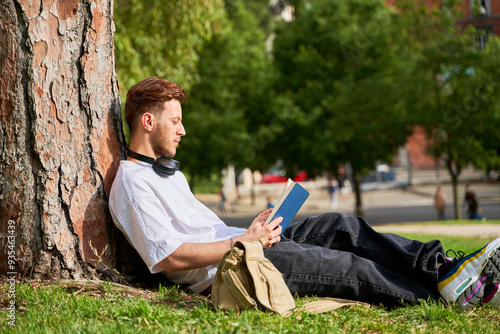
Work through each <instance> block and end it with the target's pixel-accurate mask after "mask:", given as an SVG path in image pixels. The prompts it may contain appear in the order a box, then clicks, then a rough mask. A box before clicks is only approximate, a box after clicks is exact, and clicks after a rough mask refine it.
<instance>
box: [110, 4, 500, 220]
mask: <svg viewBox="0 0 500 334" xmlns="http://www.w3.org/2000/svg"><path fill="white" fill-rule="evenodd" d="M457 3H459V1H454V0H449V1H447V2H446V6H443V7H441V8H438V7H436V8H434V9H428V8H426V7H425V6H424V5H423V2H422V1H410V0H400V1H397V2H396V6H395V7H394V6H392V7H390V6H387V5H386V2H385V1H383V0H366V1H361V0H352V1H347V0H338V1H332V0H315V1H308V0H289V1H284V0H274V1H268V0H258V1H243V0H226V1H223V0H216V1H201V2H199V1H198V2H197V1H179V0H177V1H160V0H152V1H146V0H116V2H115V24H116V34H115V45H116V56H117V73H118V78H119V82H120V92H121V95H122V101H123V102H124V100H125V99H124V97H125V93H126V91H127V90H128V89H129V88H130V86H132V85H133V84H135V83H137V82H138V81H140V80H142V79H143V78H145V77H148V76H162V77H166V78H168V79H169V80H172V81H175V82H178V83H179V84H181V85H182V86H183V87H184V88H185V89H186V91H187V92H188V101H187V103H186V105H184V113H185V126H186V129H187V133H188V135H187V136H186V137H184V138H183V141H182V145H181V147H180V150H179V153H178V158H179V160H182V164H183V170H184V171H185V172H186V173H187V174H188V177H189V178H190V182H191V185H193V184H194V183H195V180H196V181H201V180H206V179H209V178H211V177H212V178H213V176H214V175H217V176H219V175H220V171H221V169H223V168H224V167H226V166H227V165H228V164H232V165H234V166H235V167H236V168H237V169H239V170H241V169H243V168H244V167H250V168H252V169H260V170H266V169H267V168H269V167H270V166H271V165H273V164H274V163H275V162H276V161H277V160H278V159H281V160H283V162H284V164H285V165H286V166H288V169H289V171H294V170H296V169H299V168H300V169H305V170H307V171H308V173H309V175H310V176H311V177H313V176H315V175H317V174H320V173H323V172H324V171H327V172H329V173H330V174H333V175H335V173H336V171H337V168H338V166H339V165H343V164H348V165H350V167H351V169H352V181H353V182H354V189H355V191H356V213H357V214H360V215H362V213H363V212H362V202H361V187H360V181H361V177H362V176H363V174H365V173H367V172H368V171H370V170H373V169H374V167H375V165H376V164H377V163H388V164H390V163H391V162H392V159H393V157H394V156H395V153H396V150H397V148H398V147H401V146H402V145H404V143H405V141H406V139H407V137H408V135H409V134H410V133H411V132H412V131H413V128H414V127H415V126H421V127H423V128H425V130H426V132H427V134H428V138H429V143H428V145H429V152H430V153H432V154H433V155H434V157H435V158H436V159H438V158H439V159H443V161H444V162H445V164H446V166H447V167H448V170H449V172H450V175H451V177H452V180H454V184H455V185H456V182H457V180H458V177H459V175H460V171H461V170H462V169H463V167H464V166H466V165H468V164H474V165H475V166H477V167H479V168H482V169H485V170H491V169H494V168H498V164H499V160H500V159H499V147H500V145H499V144H498V143H499V135H498V133H499V132H498V131H497V129H498V126H499V118H500V116H499V111H498V110H499V98H498V96H500V94H498V89H499V84H498V83H497V81H496V79H495V78H497V77H498V74H499V73H498V72H499V68H500V66H498V65H499V64H498V61H499V59H500V58H499V57H498V42H497V41H496V39H495V38H493V37H491V38H490V42H489V44H488V45H489V46H488V47H487V48H486V49H484V50H479V49H478V48H477V47H476V45H475V43H474V42H473V40H474V39H473V37H474V34H476V32H474V31H473V29H468V30H466V31H461V30H458V29H457V28H456V22H455V20H456V18H457V17H458V15H459V14H458V12H457V11H456V10H455V5H456V4H457ZM290 6H292V7H293V12H292V14H293V15H289V17H288V18H289V19H288V20H283V19H281V16H282V14H283V13H284V12H285V11H286V9H287V8H288V9H290ZM289 14H290V13H289ZM478 94H479V95H478ZM125 133H126V135H127V129H125ZM454 197H455V203H456V205H457V207H458V197H457V193H456V186H455V196H454Z"/></svg>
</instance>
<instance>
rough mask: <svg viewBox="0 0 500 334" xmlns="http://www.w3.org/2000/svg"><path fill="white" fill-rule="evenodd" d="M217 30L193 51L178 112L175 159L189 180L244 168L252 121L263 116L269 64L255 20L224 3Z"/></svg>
mask: <svg viewBox="0 0 500 334" xmlns="http://www.w3.org/2000/svg"><path fill="white" fill-rule="evenodd" d="M226 5H227V6H226V7H228V8H230V10H229V11H228V14H227V17H226V18H224V19H223V20H222V21H221V23H222V27H223V28H222V29H220V30H219V31H218V33H216V34H214V35H213V36H212V38H211V39H210V40H209V41H207V42H206V43H205V44H204V45H203V48H201V49H200V51H199V56H200V61H199V63H198V66H197V73H198V77H199V79H198V80H197V82H196V84H195V85H193V87H192V89H191V93H190V100H189V102H188V104H187V105H186V106H185V107H184V115H185V116H184V118H185V121H184V124H185V127H186V129H187V133H188V135H187V136H186V137H185V138H184V139H183V141H182V147H181V149H180V150H179V154H178V157H179V159H180V160H182V161H183V168H185V170H186V171H187V172H188V173H190V174H192V175H193V176H195V175H196V176H198V177H203V178H207V177H209V176H210V175H212V174H213V173H214V172H218V171H220V170H221V169H222V168H224V167H226V166H227V165H228V163H232V164H233V165H236V166H242V167H245V166H248V164H245V162H248V160H247V156H248V154H247V150H248V148H251V146H252V139H251V135H250V134H249V132H251V131H252V130H251V128H253V127H254V124H255V121H254V119H253V117H254V115H259V114H261V113H264V112H265V109H266V104H267V103H266V99H267V97H266V91H267V90H266V86H267V85H268V82H269V79H268V77H267V73H268V72H269V71H268V68H269V67H270V62H269V60H268V59H267V57H266V50H265V39H266V36H265V34H264V33H263V31H262V30H261V29H260V28H259V18H258V17H256V16H255V14H254V12H253V11H251V10H249V9H248V8H247V6H246V3H245V2H244V1H228V2H227V3H226Z"/></svg>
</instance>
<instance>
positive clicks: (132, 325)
mask: <svg viewBox="0 0 500 334" xmlns="http://www.w3.org/2000/svg"><path fill="white" fill-rule="evenodd" d="M407 236H409V237H412V238H418V239H421V240H424V241H426V240H431V239H440V240H442V241H443V245H444V246H445V249H448V248H452V249H454V250H463V251H465V252H471V251H474V250H476V249H477V248H479V247H481V246H483V245H484V244H486V243H487V242H488V241H490V240H488V239H478V238H467V237H442V236H429V235H407ZM139 291H142V293H140V294H138V295H132V294H130V293H127V292H123V291H122V290H119V289H116V288H115V287H114V286H113V285H112V284H110V283H107V282H104V283H102V284H100V285H99V286H98V288H96V289H90V288H86V287H83V286H82V287H80V288H74V287H72V288H64V287H48V286H44V285H42V284H40V283H29V282H25V283H21V282H18V283H16V285H15V295H16V298H15V300H16V313H15V326H14V327H12V326H10V325H9V324H8V320H9V319H8V318H7V315H8V310H7V309H6V308H7V306H8V305H9V304H8V303H9V299H8V297H7V296H8V292H9V285H8V284H7V283H5V284H2V285H0V303H1V304H0V305H1V311H0V317H1V319H2V321H0V332H2V333H4V332H13V333H137V332H155V333H156V332H157V333H322V334H325V333H336V332H342V333H344V332H352V333H358V332H359V333H497V332H498V330H499V328H500V309H492V308H490V307H488V306H481V307H476V308H475V309H473V310H471V311H469V312H463V311H460V310H458V309H456V308H454V307H449V306H445V305H443V304H439V303H435V302H432V301H431V302H424V303H423V304H422V305H419V306H409V307H401V308H398V309H395V310H386V309H384V308H382V307H379V306H373V307H370V308H365V307H361V306H355V307H349V308H344V309H339V310H335V311H333V312H329V313H325V314H319V315H317V314H306V313H295V314H293V315H291V316H290V317H287V318H285V317H282V316H279V315H275V314H269V313H264V312H258V311H246V312H242V313H241V314H237V313H236V312H230V313H224V312H220V311H216V310H214V309H213V308H212V305H211V303H210V300H208V299H206V298H205V297H202V296H199V295H192V294H186V293H185V292H183V291H181V290H179V289H178V288H176V287H162V286H160V287H158V288H157V289H154V290H153V291H151V290H139ZM311 300H312V299H311V298H296V304H297V306H300V305H301V304H303V303H305V302H307V301H311Z"/></svg>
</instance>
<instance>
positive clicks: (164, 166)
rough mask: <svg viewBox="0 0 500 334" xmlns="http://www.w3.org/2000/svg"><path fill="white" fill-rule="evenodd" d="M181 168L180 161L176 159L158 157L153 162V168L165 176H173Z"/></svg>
mask: <svg viewBox="0 0 500 334" xmlns="http://www.w3.org/2000/svg"><path fill="white" fill-rule="evenodd" d="M178 169H179V162H178V161H177V160H174V159H168V158H164V157H161V158H158V159H156V161H155V163H154V164H153V170H154V171H155V172H156V173H157V174H159V175H161V176H164V177H167V176H172V175H174V174H175V172H176V171H177V170H178Z"/></svg>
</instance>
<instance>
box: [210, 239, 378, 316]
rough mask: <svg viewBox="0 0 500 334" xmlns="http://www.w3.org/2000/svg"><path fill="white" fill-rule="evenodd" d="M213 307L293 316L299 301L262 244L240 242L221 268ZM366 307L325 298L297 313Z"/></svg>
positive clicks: (348, 301) (230, 251)
mask: <svg viewBox="0 0 500 334" xmlns="http://www.w3.org/2000/svg"><path fill="white" fill-rule="evenodd" d="M211 298H212V303H213V305H214V306H215V307H216V308H218V309H222V310H226V311H228V310H237V311H243V310H250V309H254V310H264V311H265V310H267V311H272V312H275V313H278V314H281V315H289V314H291V313H292V311H293V310H294V309H295V300H294V299H293V296H292V294H291V293H290V290H289V289H288V287H287V285H286V283H285V280H284V279H283V275H282V274H281V272H280V271H279V270H278V269H276V267H275V266H274V265H273V264H272V263H271V261H269V260H268V259H267V258H266V257H265V256H264V250H263V248H262V244H261V243H260V242H257V241H255V242H245V241H236V242H235V243H234V246H233V248H232V249H231V250H229V251H228V252H227V253H225V254H224V256H223V257H222V259H221V260H220V262H219V264H218V266H217V273H216V274H215V278H214V282H213V285H212V296H211ZM353 304H356V305H364V306H367V305H368V304H366V303H360V302H356V301H351V300H345V299H338V298H323V299H322V300H319V301H315V302H311V303H308V304H306V305H305V306H303V307H302V308H300V309H298V310H297V311H307V312H310V313H323V312H327V311H331V310H333V309H336V308H339V307H342V306H345V305H353Z"/></svg>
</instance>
